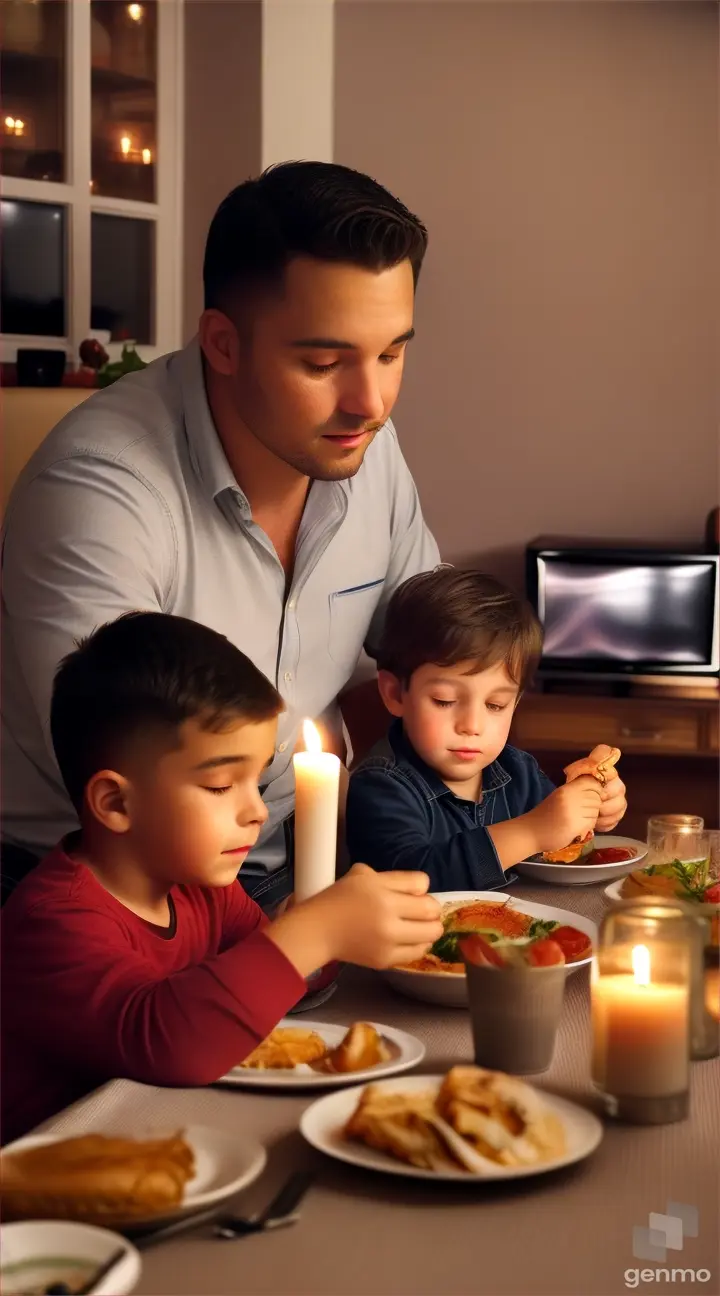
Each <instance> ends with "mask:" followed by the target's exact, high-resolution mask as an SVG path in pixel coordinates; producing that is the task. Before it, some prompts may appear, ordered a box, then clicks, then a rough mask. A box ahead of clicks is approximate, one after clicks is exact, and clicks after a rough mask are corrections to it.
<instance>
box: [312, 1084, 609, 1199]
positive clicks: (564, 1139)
mask: <svg viewBox="0 0 720 1296" xmlns="http://www.w3.org/2000/svg"><path fill="white" fill-rule="evenodd" d="M300 1130H301V1132H302V1134H303V1137H304V1138H305V1139H306V1140H307V1142H308V1143H310V1144H311V1146H312V1147H314V1148H317V1149H318V1151H320V1152H324V1153H325V1154H326V1155H327V1156H330V1157H334V1158H335V1159H336V1160H338V1161H345V1162H347V1163H348V1164H349V1165H356V1166H361V1167H362V1168H363V1169H366V1170H377V1171H381V1172H383V1173H384V1174H393V1175H404V1176H407V1177H409V1178H413V1179H435V1180H437V1179H443V1180H453V1181H454V1182H456V1183H477V1182H479V1181H481V1180H482V1181H485V1180H489V1179H493V1180H497V1179H518V1178H524V1177H526V1176H529V1175H537V1174H544V1173H546V1172H547V1171H549V1170H558V1169H560V1168H561V1167H562V1166H568V1165H572V1164H573V1163H574V1162H575V1161H581V1160H582V1159H583V1158H584V1157H587V1156H589V1155H590V1153H591V1152H594V1150H595V1148H596V1147H597V1146H598V1144H599V1143H600V1140H601V1139H602V1136H603V1127H602V1124H601V1122H600V1121H599V1120H598V1118H597V1116H595V1115H593V1113H592V1112H590V1111H588V1110H586V1109H585V1108H584V1107H579V1106H577V1105H576V1104H575V1103H572V1102H569V1101H568V1100H567V1099H565V1098H559V1097H557V1096H556V1095H555V1094H550V1093H545V1092H541V1091H540V1090H538V1089H534V1088H533V1087H532V1086H531V1085H529V1084H526V1083H525V1081H523V1080H518V1079H517V1078H516V1077H515V1076H509V1075H504V1074H503V1073H502V1072H499V1071H488V1070H485V1068H483V1067H476V1066H456V1067H453V1068H452V1069H451V1070H450V1071H448V1073H447V1074H446V1075H431V1076H410V1077H407V1076H406V1077H405V1078H403V1079H395V1080H383V1081H379V1082H378V1083H375V1084H371V1085H365V1086H357V1087H355V1088H353V1089H345V1090H342V1091H340V1092H338V1093H334V1094H327V1095H326V1096H325V1097H323V1098H320V1099H318V1100H317V1101H316V1102H314V1103H313V1104H312V1106H311V1107H309V1108H308V1109H307V1110H306V1111H305V1112H304V1113H303V1116H302V1118H301V1121H300Z"/></svg>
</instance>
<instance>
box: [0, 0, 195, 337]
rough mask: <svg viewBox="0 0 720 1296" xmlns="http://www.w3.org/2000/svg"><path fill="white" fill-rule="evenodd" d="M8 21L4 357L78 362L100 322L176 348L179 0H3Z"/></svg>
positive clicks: (2, 61)
mask: <svg viewBox="0 0 720 1296" xmlns="http://www.w3.org/2000/svg"><path fill="white" fill-rule="evenodd" d="M0 20H1V22H2V30H3V42H2V51H1V52H0V77H1V79H2V87H3V108H2V116H1V118H0V143H1V147H0V161H1V165H2V177H3V179H2V202H1V203H0V224H1V226H2V246H3V256H2V282H1V290H2V291H1V296H2V301H1V311H2V313H1V315H0V324H1V327H2V342H1V347H2V359H3V360H4V361H11V362H12V361H14V360H15V356H16V352H17V348H18V346H48V347H55V348H57V347H64V348H65V350H66V351H67V352H68V355H69V357H70V359H71V360H72V361H73V362H77V353H78V348H79V345H80V343H81V342H82V341H83V339H84V338H86V337H87V336H88V334H89V333H90V331H91V330H92V331H93V332H97V331H99V330H102V331H104V332H105V333H109V335H110V338H111V341H112V342H113V343H115V342H117V343H118V344H120V343H121V342H122V341H123V340H125V339H132V340H134V341H136V342H137V343H138V347H139V349H140V351H141V354H142V356H143V358H144V359H152V358H153V356H155V355H161V354H163V353H164V352H166V351H170V350H172V349H174V348H175V347H177V346H179V345H180V343H181V318H180V311H181V300H180V285H181V273H182V257H181V235H182V231H181V227H180V212H181V209H182V202H181V189H180V185H181V156H180V154H181V143H182V126H181V122H182V112H181V109H182V75H181V68H182V58H183V50H182V22H183V9H182V0H143V3H137V4H126V3H125V0H0ZM110 349H111V352H112V350H113V348H112V347H111V348H110ZM118 349H119V345H118Z"/></svg>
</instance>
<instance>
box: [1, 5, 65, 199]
mask: <svg viewBox="0 0 720 1296" xmlns="http://www.w3.org/2000/svg"><path fill="white" fill-rule="evenodd" d="M0 21H1V22H2V51H1V52H0V81H1V82H2V96H3V107H2V123H3V124H2V137H1V138H2V172H3V175H10V176H24V177H25V178H26V179H30V180H60V181H62V180H64V179H65V75H66V73H65V26H66V3H65V0H35V3H33V4H29V3H28V0H2V4H1V5H0Z"/></svg>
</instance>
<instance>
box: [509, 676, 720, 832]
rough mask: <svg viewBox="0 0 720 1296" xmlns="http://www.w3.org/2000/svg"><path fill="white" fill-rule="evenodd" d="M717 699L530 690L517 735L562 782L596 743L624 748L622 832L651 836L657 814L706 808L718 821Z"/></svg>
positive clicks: (709, 819) (708, 817)
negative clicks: (649, 825)
mask: <svg viewBox="0 0 720 1296" xmlns="http://www.w3.org/2000/svg"><path fill="white" fill-rule="evenodd" d="M719 730H720V726H719V725H718V702H717V700H715V699H708V700H702V701H697V700H694V699H685V698H665V697H661V698H655V697H626V698H622V697H612V696H610V695H608V696H599V695H596V694H577V693H574V694H570V693H565V694H563V693H528V694H526V696H525V697H524V698H522V700H521V702H520V704H519V706H518V709H517V713H516V715H515V719H514V721H513V726H512V730H511V734H510V741H511V742H512V743H514V744H515V745H516V746H517V747H521V748H522V749H523V750H524V751H529V752H531V753H532V754H533V756H535V757H536V759H537V760H538V762H539V763H540V765H541V767H542V768H543V769H544V770H545V772H546V773H547V775H548V776H549V777H550V778H551V779H552V780H553V781H554V782H555V783H560V782H562V781H563V777H564V776H563V766H565V765H567V764H569V763H570V761H572V760H576V759H577V758H578V756H580V755H585V754H587V753H588V752H589V751H590V750H591V749H592V748H593V747H594V746H595V745H596V744H597V743H600V742H606V743H609V744H610V745H611V746H613V747H620V749H621V750H622V753H623V758H622V762H621V772H622V777H623V779H624V781H625V783H626V784H627V789H628V813H627V815H626V817H625V819H624V820H623V823H622V825H621V827H620V828H619V829H618V831H619V832H624V833H626V834H628V835H629V836H632V837H639V838H644V837H645V832H646V825H647V820H648V818H649V817H650V815H652V814H662V813H665V814H700V815H702V816H703V818H704V819H705V822H706V824H707V826H708V827H709V828H716V827H718V821H719V815H718V773H719V769H718V751H719V748H720V732H719Z"/></svg>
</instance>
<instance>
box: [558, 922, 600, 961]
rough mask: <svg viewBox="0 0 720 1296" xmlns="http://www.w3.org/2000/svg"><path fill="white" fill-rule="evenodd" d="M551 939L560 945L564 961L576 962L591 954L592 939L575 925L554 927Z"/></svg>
mask: <svg viewBox="0 0 720 1296" xmlns="http://www.w3.org/2000/svg"><path fill="white" fill-rule="evenodd" d="M550 939H551V940H553V941H555V944H556V945H559V946H560V949H561V950H562V952H563V954H564V955H565V962H566V963H577V962H578V961H579V959H583V958H588V957H589V955H590V954H592V941H591V940H590V937H589V936H586V935H585V932H582V931H578V929H577V927H556V928H555V931H554V932H553V934H552V936H551V938H550Z"/></svg>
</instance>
